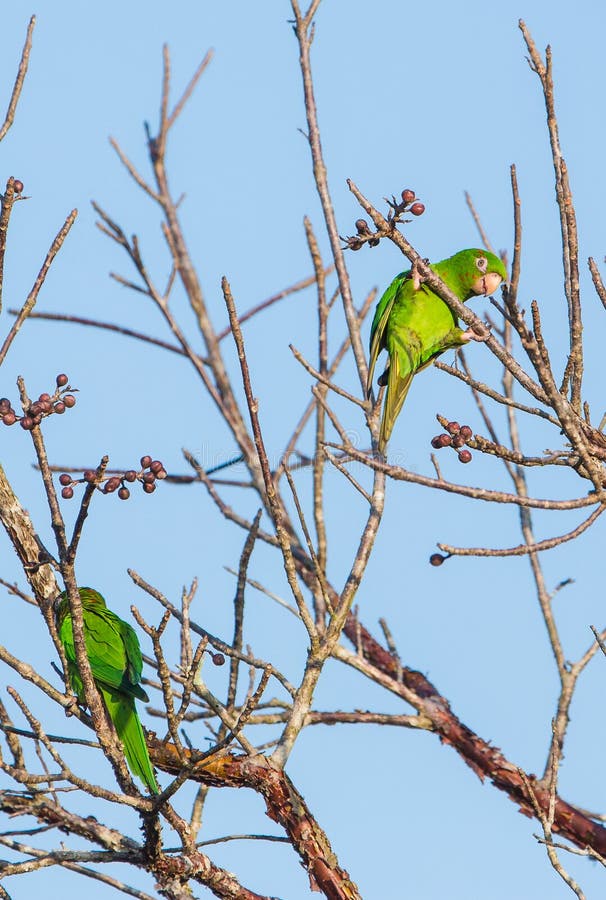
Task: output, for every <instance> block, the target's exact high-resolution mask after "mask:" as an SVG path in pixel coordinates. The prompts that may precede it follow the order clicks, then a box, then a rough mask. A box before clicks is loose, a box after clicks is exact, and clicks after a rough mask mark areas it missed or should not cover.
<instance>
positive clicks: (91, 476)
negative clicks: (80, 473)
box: [84, 469, 97, 484]
mask: <svg viewBox="0 0 606 900" xmlns="http://www.w3.org/2000/svg"><path fill="white" fill-rule="evenodd" d="M96 477H97V473H96V472H93V470H92V469H87V470H86V472H84V480H85V481H86V482H88V484H91V483H92V482H93V481H94V480H95V478H96Z"/></svg>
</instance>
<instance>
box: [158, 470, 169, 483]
mask: <svg viewBox="0 0 606 900" xmlns="http://www.w3.org/2000/svg"><path fill="white" fill-rule="evenodd" d="M167 475H168V472H167V471H166V469H164V468H162V469H160V471H159V472H156V478H159V479H160V480H161V479H162V478H166V476H167Z"/></svg>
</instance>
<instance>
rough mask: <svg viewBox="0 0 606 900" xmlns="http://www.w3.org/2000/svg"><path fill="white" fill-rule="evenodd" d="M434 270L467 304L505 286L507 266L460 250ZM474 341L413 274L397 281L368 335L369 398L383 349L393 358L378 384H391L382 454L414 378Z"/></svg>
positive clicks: (495, 258) (480, 253) (486, 253)
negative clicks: (444, 355) (438, 358)
mask: <svg viewBox="0 0 606 900" xmlns="http://www.w3.org/2000/svg"><path fill="white" fill-rule="evenodd" d="M431 268H432V270H433V271H434V272H435V273H436V274H437V275H439V277H440V278H441V279H442V281H443V282H444V283H445V284H446V285H447V286H448V287H449V288H450V290H451V291H452V292H453V293H454V294H456V295H457V297H458V298H459V300H461V301H463V302H464V301H465V300H469V298H470V297H473V296H474V294H484V296H486V295H488V294H492V293H493V292H494V291H496V289H497V288H498V286H499V285H500V284H501V282H502V281H506V280H507V271H506V269H505V266H504V265H503V263H502V262H501V260H500V259H499V258H498V256H495V255H494V253H490V252H489V251H488V250H475V249H472V250H461V251H460V252H459V253H455V255H454V256H450V257H449V258H448V259H443V260H442V262H438V263H435V264H433V265H432V266H431ZM473 339H474V334H473V332H471V331H462V330H461V329H460V328H459V326H458V325H457V320H456V317H455V316H454V315H453V313H452V312H451V310H450V309H449V307H448V306H447V305H446V304H445V303H444V301H443V300H441V299H440V297H438V295H437V294H435V293H434V292H433V291H432V290H431V289H430V288H429V287H428V286H427V285H426V284H422V283H420V284H419V283H417V281H416V279H414V278H413V277H411V271H410V269H409V270H408V271H406V272H401V273H400V274H399V275H397V276H396V277H395V278H394V280H393V281H392V283H391V284H390V285H389V287H388V288H387V290H386V291H385V293H384V294H383V296H382V297H381V299H380V300H379V303H378V305H377V308H376V311H375V316H374V319H373V322H372V328H371V332H370V361H369V365H368V383H367V389H368V393H369V394H370V389H371V386H372V376H373V372H374V369H375V365H376V362H377V357H378V355H379V353H380V352H381V350H383V349H385V350H387V352H388V353H389V362H388V364H387V368H386V369H385V371H384V372H383V374H382V375H381V376H380V378H379V384H381V385H383V384H387V393H386V396H385V404H384V407H383V418H382V420H381V433H380V436H379V450H380V452H381V453H383V452H384V450H385V445H386V444H387V441H388V440H389V437H390V435H391V432H392V430H393V426H394V423H395V421H396V418H397V417H398V414H399V412H400V410H401V409H402V404H403V403H404V400H405V399H406V395H407V393H408V389H409V387H410V383H411V381H412V379H413V376H414V375H415V374H416V373H417V372H419V371H420V370H421V369H424V368H425V367H426V366H428V365H429V364H430V363H431V362H432V361H433V360H434V359H435V358H436V356H439V355H440V353H443V352H444V351H445V350H448V349H449V348H450V347H461V346H462V345H463V344H466V343H467V341H470V340H473Z"/></svg>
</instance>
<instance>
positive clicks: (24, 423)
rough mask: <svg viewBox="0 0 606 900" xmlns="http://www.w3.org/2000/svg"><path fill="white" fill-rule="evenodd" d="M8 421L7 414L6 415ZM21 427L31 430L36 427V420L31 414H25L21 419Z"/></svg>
mask: <svg viewBox="0 0 606 900" xmlns="http://www.w3.org/2000/svg"><path fill="white" fill-rule="evenodd" d="M4 418H5V421H6V416H5V417H4ZM20 424H21V428H24V429H25V430H26V431H31V430H32V428H33V427H34V420H33V419H32V417H31V416H23V418H22V419H21V423H20Z"/></svg>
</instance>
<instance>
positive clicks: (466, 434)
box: [459, 425, 473, 441]
mask: <svg viewBox="0 0 606 900" xmlns="http://www.w3.org/2000/svg"><path fill="white" fill-rule="evenodd" d="M459 434H460V435H461V437H462V438H463V440H464V441H468V440H469V438H470V437H471V436H472V434H473V431H472V430H471V428H470V427H469V425H461V430H460V431H459Z"/></svg>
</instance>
